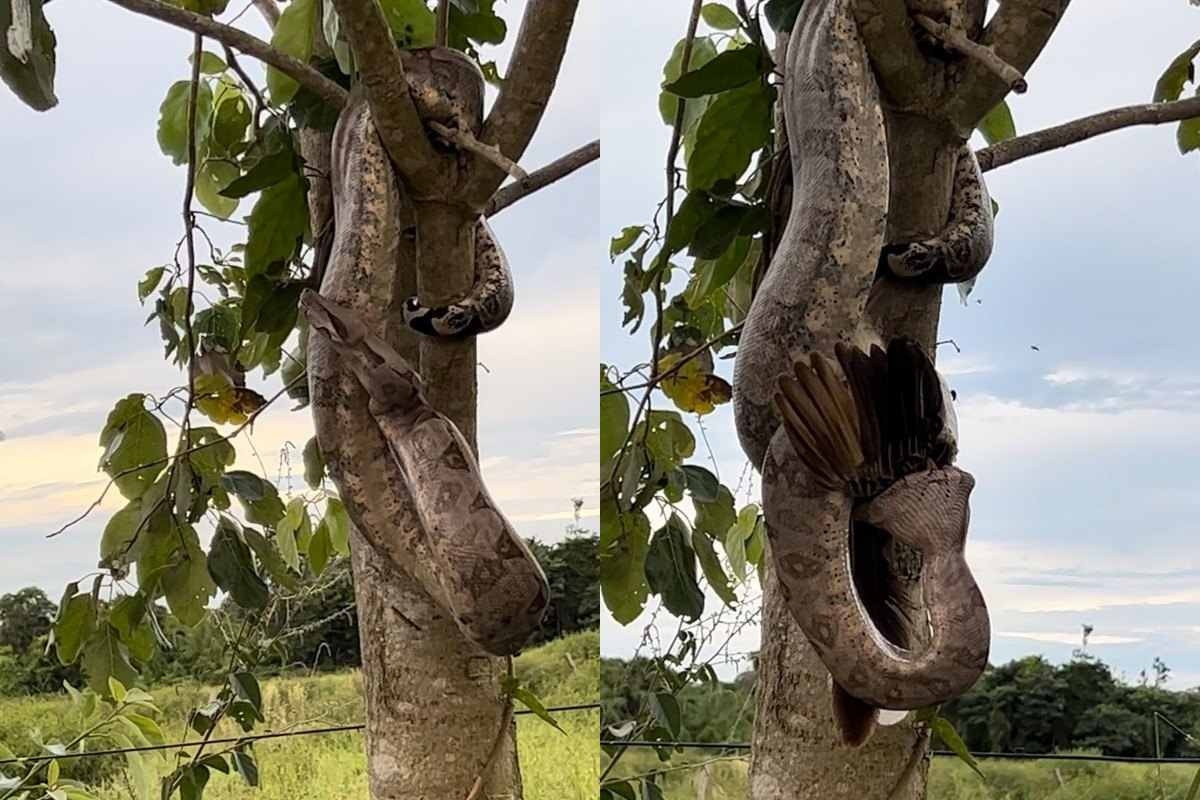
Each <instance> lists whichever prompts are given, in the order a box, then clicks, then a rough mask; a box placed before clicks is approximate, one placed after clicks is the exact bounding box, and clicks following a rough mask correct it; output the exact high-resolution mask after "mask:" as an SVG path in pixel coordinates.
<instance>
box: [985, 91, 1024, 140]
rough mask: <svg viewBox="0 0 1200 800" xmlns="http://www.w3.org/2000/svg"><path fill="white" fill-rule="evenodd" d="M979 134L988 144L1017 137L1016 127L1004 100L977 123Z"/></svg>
mask: <svg viewBox="0 0 1200 800" xmlns="http://www.w3.org/2000/svg"><path fill="white" fill-rule="evenodd" d="M979 132H980V133H982V134H983V138H984V139H986V140H987V143H988V144H996V143H997V142H1003V141H1004V140H1005V139H1012V138H1013V137H1014V136H1016V135H1017V125H1016V123H1014V122H1013V116H1012V111H1011V110H1010V109H1009V107H1008V103H1007V102H1005V101H1004V100H1001V101H1000V104H999V105H997V106H996V107H995V108H993V109H992V110H991V111H989V112H988V113H987V116H985V117H984V118H983V119H982V120H981V121H980V123H979Z"/></svg>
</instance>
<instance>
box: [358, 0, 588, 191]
mask: <svg viewBox="0 0 1200 800" xmlns="http://www.w3.org/2000/svg"><path fill="white" fill-rule="evenodd" d="M343 1H344V0H343ZM578 7H579V0H530V2H529V4H528V5H526V6H525V14H524V16H523V17H522V19H521V31H520V33H518V34H517V42H516V44H515V45H514V47H513V54H512V59H511V60H510V62H509V66H508V74H507V75H506V76H505V79H504V85H503V87H502V88H501V89H500V94H499V96H498V97H497V98H496V103H495V105H493V106H492V110H491V113H489V114H488V117H487V119H486V120H485V121H484V124H483V130H482V132H481V134H480V136H479V139H480V140H481V141H482V142H483V143H484V144H488V145H495V146H496V147H498V148H499V149H500V152H502V153H504V155H505V156H507V157H508V158H510V159H512V160H513V161H520V160H521V156H523V155H524V154H525V148H526V147H528V146H529V142H530V140H531V139H532V138H533V134H534V132H535V131H536V130H537V128H538V124H539V123H540V122H541V121H542V114H543V113H545V111H546V105H547V103H549V101H550V95H551V93H552V92H553V91H554V84H555V82H556V81H557V80H558V71H559V68H560V67H561V66H562V59H563V54H564V53H566V50H567V40H568V39H569V38H570V35H571V26H572V25H573V24H574V22H575V12H576V10H577V9H578ZM504 178H505V172H504V170H503V169H501V168H499V167H497V166H496V165H494V164H490V163H487V162H479V169H478V170H477V171H476V174H475V176H474V178H473V180H472V181H471V185H470V186H469V187H468V188H467V191H466V194H467V198H466V199H467V202H468V203H472V204H474V205H475V206H476V207H482V206H483V205H484V204H485V203H487V201H488V199H489V198H490V197H491V196H492V194H493V193H494V192H495V191H496V189H498V188H499V187H500V184H501V183H502V182H503V181H504Z"/></svg>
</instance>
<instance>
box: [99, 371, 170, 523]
mask: <svg viewBox="0 0 1200 800" xmlns="http://www.w3.org/2000/svg"><path fill="white" fill-rule="evenodd" d="M145 402H146V396H145V395H143V394H131V395H129V396H127V397H125V398H124V399H123V400H120V401H118V402H117V404H116V406H114V407H113V410H112V411H110V412H109V414H108V419H107V420H106V421H105V423H104V429H103V430H102V431H101V432H100V446H101V447H103V448H104V453H103V454H102V455H101V456H100V468H101V469H103V470H104V471H105V472H106V473H108V475H109V476H110V477H112V478H113V480H114V482H115V483H116V485H117V489H119V490H120V492H121V494H123V495H125V497H127V498H128V499H130V500H133V499H136V498H138V497H141V496H142V495H143V494H145V492H146V489H148V488H149V487H150V485H151V484H153V483H154V481H155V479H156V478H157V477H158V474H159V473H160V472H162V470H163V468H164V467H165V466H166V463H165V459H166V456H167V432H166V430H165V429H164V428H163V424H162V422H161V421H159V419H158V417H156V416H155V415H154V414H153V413H151V412H150V411H148V410H146V407H145ZM156 462H157V463H156ZM143 465H149V466H145V467H144V468H142V469H137V468H138V467H143ZM127 470H130V471H129V472H128V473H126V471H127Z"/></svg>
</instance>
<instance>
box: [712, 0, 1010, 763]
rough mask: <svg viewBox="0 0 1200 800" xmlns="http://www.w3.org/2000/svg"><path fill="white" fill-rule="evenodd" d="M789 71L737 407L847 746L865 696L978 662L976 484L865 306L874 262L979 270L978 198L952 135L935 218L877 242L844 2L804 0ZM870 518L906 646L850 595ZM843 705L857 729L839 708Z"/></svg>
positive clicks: (958, 674)
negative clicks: (971, 546) (908, 604)
mask: <svg viewBox="0 0 1200 800" xmlns="http://www.w3.org/2000/svg"><path fill="white" fill-rule="evenodd" d="M786 75H787V78H786V82H785V86H784V97H783V102H784V113H785V117H786V123H787V129H788V134H789V140H790V142H791V154H792V172H793V184H794V195H793V199H792V205H791V212H790V217H789V219H788V222H787V227H786V229H785V232H784V234H783V236H782V238H781V240H780V243H779V246H778V249H777V250H776V252H775V255H774V257H773V259H772V261H771V264H770V266H769V268H768V270H767V273H766V275H765V276H764V278H763V282H762V284H761V286H760V287H759V289H758V290H757V293H756V294H755V297H754V300H753V303H752V305H751V308H750V311H749V315H748V317H747V320H746V324H745V328H744V330H743V332H742V336H741V342H740V345H739V348H738V353H737V361H736V364H735V372H734V403H735V416H736V421H737V427H738V434H739V438H740V440H741V443H742V447H743V449H744V450H745V451H746V453H747V455H748V456H749V458H750V459H751V461H752V462H753V463H754V464H755V465H756V466H757V467H759V469H760V471H761V473H762V477H763V506H764V513H765V517H766V526H767V533H768V538H769V541H770V546H771V552H772V558H773V560H774V563H775V566H776V569H777V574H778V578H779V584H780V587H781V591H782V592H783V595H784V597H785V599H786V601H787V604H788V608H789V610H790V611H791V613H792V615H793V617H794V618H795V619H796V620H797V622H798V623H799V624H800V626H801V628H802V629H803V630H804V632H805V634H806V636H807V637H808V638H809V639H810V640H811V641H812V643H813V645H814V647H815V648H816V650H817V652H818V654H819V655H820V657H821V659H822V661H823V662H824V664H825V665H826V667H827V668H828V669H829V671H830V673H831V675H832V677H833V681H834V687H835V690H834V707H835V715H836V716H837V717H838V718H839V722H841V723H842V729H843V734H844V735H845V737H846V738H847V740H849V741H854V742H855V743H860V742H861V741H862V740H863V739H865V736H866V735H869V729H870V726H871V725H873V719H874V716H873V715H874V712H875V709H876V708H878V707H885V708H917V707H921V706H925V705H929V704H933V703H938V702H941V701H943V700H946V699H949V698H951V697H954V696H956V695H957V694H960V693H961V692H963V691H965V690H966V689H967V688H969V687H970V686H971V685H972V684H973V683H974V681H975V680H976V679H977V678H978V676H979V674H980V672H981V671H982V669H983V667H984V666H985V665H986V661H987V653H988V644H989V628H988V620H987V611H986V607H985V606H984V604H983V599H982V596H981V595H980V593H979V590H978V587H977V586H976V584H975V581H974V579H973V578H972V576H971V573H970V570H969V569H968V568H967V565H966V563H965V561H964V560H963V552H962V548H963V537H964V536H965V532H966V514H967V496H968V495H969V493H970V489H971V486H972V485H973V480H972V479H971V477H970V476H969V475H967V474H966V473H964V472H962V471H960V470H958V469H956V468H955V467H953V466H952V465H951V464H950V460H951V459H952V457H953V454H954V450H955V448H954V443H953V441H952V435H951V431H952V425H951V424H950V415H951V414H952V410H951V409H950V408H949V404H948V402H947V401H946V400H945V399H944V393H943V392H942V389H941V387H940V386H939V383H938V380H937V377H936V373H935V372H934V371H933V368H932V364H930V363H929V362H928V359H927V358H925V357H924V356H923V355H920V354H919V348H916V346H915V345H913V344H911V343H904V342H897V343H890V344H885V343H883V342H882V341H881V337H880V336H879V334H878V332H877V331H876V330H874V328H873V327H872V325H871V323H870V321H869V319H868V317H867V315H866V313H865V312H866V308H867V303H868V299H869V298H870V296H871V291H872V288H873V286H874V285H875V280H876V277H877V276H878V274H879V272H880V270H881V269H882V270H887V271H889V272H891V273H893V274H894V275H896V276H898V277H901V278H906V279H914V280H930V281H943V282H944V281H946V280H955V279H958V280H961V279H964V277H970V276H972V275H974V274H975V273H976V272H978V270H979V269H980V268H981V267H982V264H983V262H984V261H986V259H987V257H988V255H989V254H990V250H991V241H992V239H991V223H992V218H991V205H990V199H989V198H988V196H987V191H986V188H985V187H984V185H983V182H982V179H981V177H980V174H979V170H978V166H977V165H976V164H975V159H974V156H973V155H972V154H971V152H970V150H969V148H967V147H966V146H965V144H964V146H963V153H962V155H961V156H960V159H959V164H958V170H957V174H956V179H955V194H954V197H953V199H952V206H953V209H952V211H951V215H950V219H949V220H948V223H947V226H946V228H945V229H944V230H943V231H941V232H940V233H939V235H938V236H936V237H934V238H932V239H930V240H927V241H922V242H912V243H906V244H897V245H886V241H885V235H886V228H887V225H886V223H887V212H888V198H889V188H890V185H889V182H890V178H889V165H888V150H887V130H886V127H885V122H884V114H883V111H882V106H881V99H880V93H879V88H878V85H877V82H876V79H875V76H874V74H873V72H872V69H871V64H870V60H869V57H868V53H867V51H866V47H865V45H864V43H863V40H862V37H861V36H860V34H859V30H858V27H857V23H856V21H855V17H854V14H853V8H852V0H807V2H805V3H804V5H803V6H802V8H801V11H800V14H799V16H798V18H797V20H796V24H795V28H794V30H793V33H792V38H791V43H790V47H789V50H788V56H787V71H786ZM955 276H964V277H955ZM914 350H915V351H916V352H915V353H914ZM794 365H795V366H794ZM838 366H841V367H842V369H841V372H842V373H843V374H842V375H841V376H839V375H838V374H837V372H838V370H837V367H838ZM793 370H794V372H793ZM781 389H782V390H784V391H782V392H781ZM781 414H782V416H781ZM867 526H874V527H877V528H880V529H882V530H884V531H886V532H887V533H889V534H891V535H892V536H894V537H896V538H897V539H900V540H902V541H905V542H907V543H909V544H911V545H913V546H916V547H918V548H919V549H920V550H921V551H922V555H923V557H924V559H923V563H924V567H923V570H922V587H923V591H924V596H925V600H926V603H927V605H928V606H929V608H930V619H929V622H930V631H929V633H930V637H929V638H930V642H929V644H928V645H927V646H926V647H924V648H923V649H921V650H919V651H910V650H906V649H904V648H903V647H900V646H899V645H898V644H896V643H895V642H893V641H890V640H889V639H888V638H887V636H886V635H885V633H884V632H881V630H880V627H879V626H878V625H877V624H876V622H875V621H873V619H872V612H871V611H869V610H868V608H867V606H866V604H865V603H864V599H863V597H862V594H861V592H860V591H859V588H858V587H856V584H855V573H856V571H858V570H861V569H862V567H863V565H861V564H856V563H855V560H856V555H855V552H856V551H855V547H854V543H855V530H856V529H858V530H860V531H864V530H865V528H866V527H867ZM864 535H865V534H864ZM855 703H857V704H859V705H860V706H862V707H864V708H865V709H866V710H867V712H868V714H869V715H870V721H869V722H868V723H867V725H866V729H865V732H860V733H854V731H853V730H852V729H853V728H854V725H853V724H852V722H851V721H848V720H847V719H846V718H845V714H844V713H843V712H845V711H846V709H847V708H848V707H853V706H854V705H855Z"/></svg>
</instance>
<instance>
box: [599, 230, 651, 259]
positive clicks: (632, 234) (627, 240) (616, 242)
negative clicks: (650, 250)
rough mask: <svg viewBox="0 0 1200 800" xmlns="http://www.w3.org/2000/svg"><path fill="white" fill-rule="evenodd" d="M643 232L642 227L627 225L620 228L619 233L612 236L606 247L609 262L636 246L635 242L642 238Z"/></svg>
mask: <svg viewBox="0 0 1200 800" xmlns="http://www.w3.org/2000/svg"><path fill="white" fill-rule="evenodd" d="M645 232H646V227H645V226H644V225H629V226H627V227H624V228H622V229H621V232H620V233H618V234H617V235H616V236H614V237H613V238H612V242H611V243H609V245H608V257H609V260H615V259H616V257H617V256H619V255H621V254H622V253H624V252H626V251H627V250H629V248H631V247H633V246H634V245H635V244H637V240H638V239H640V238H642V234H644V233H645Z"/></svg>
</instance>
